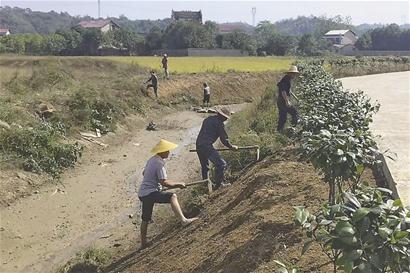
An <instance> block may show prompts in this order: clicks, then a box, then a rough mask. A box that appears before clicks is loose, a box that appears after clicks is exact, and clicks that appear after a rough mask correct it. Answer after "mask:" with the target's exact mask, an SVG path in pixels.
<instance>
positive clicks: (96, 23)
mask: <svg viewBox="0 0 410 273" xmlns="http://www.w3.org/2000/svg"><path fill="white" fill-rule="evenodd" d="M78 25H79V26H80V27H82V28H97V29H100V30H101V32H103V33H105V32H108V31H110V30H115V29H120V26H119V25H117V24H116V23H115V22H113V21H112V20H109V19H107V20H89V21H81V22H80V23H79V24H78Z"/></svg>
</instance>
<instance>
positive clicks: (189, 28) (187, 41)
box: [164, 21, 215, 49]
mask: <svg viewBox="0 0 410 273" xmlns="http://www.w3.org/2000/svg"><path fill="white" fill-rule="evenodd" d="M213 31H214V29H213V28H211V27H210V26H204V25H201V24H199V23H197V22H188V21H176V22H173V23H172V24H171V25H169V26H168V27H167V29H166V30H165V33H164V41H165V44H166V46H167V48H170V49H181V48H189V47H193V48H213V47H214V46H215V44H214V36H215V33H214V32H213Z"/></svg>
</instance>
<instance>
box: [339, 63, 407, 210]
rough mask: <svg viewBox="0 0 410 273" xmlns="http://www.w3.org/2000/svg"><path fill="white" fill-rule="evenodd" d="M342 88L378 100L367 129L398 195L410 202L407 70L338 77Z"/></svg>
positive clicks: (404, 201) (404, 200)
mask: <svg viewBox="0 0 410 273" xmlns="http://www.w3.org/2000/svg"><path fill="white" fill-rule="evenodd" d="M341 81H342V83H343V86H344V88H346V89H350V90H352V91H356V90H358V89H359V90H362V91H364V92H365V93H366V94H367V95H368V96H369V97H371V98H372V100H374V101H376V100H377V101H379V102H380V105H381V106H380V111H379V112H378V113H377V114H376V115H375V117H374V121H373V124H372V125H371V130H372V132H373V133H374V134H375V135H380V138H377V139H376V141H377V144H378V146H379V149H380V150H381V151H385V150H389V152H388V153H387V154H388V155H390V156H393V157H394V158H395V160H391V159H389V158H387V157H386V162H387V166H388V168H389V170H390V173H391V175H392V178H393V180H394V182H395V183H396V187H397V191H398V194H399V197H400V198H401V199H402V201H403V203H404V204H405V205H407V206H410V71H406V72H398V73H386V74H376V75H369V76H361V77H351V78H343V79H341Z"/></svg>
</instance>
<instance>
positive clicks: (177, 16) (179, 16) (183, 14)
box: [171, 10, 202, 24]
mask: <svg viewBox="0 0 410 273" xmlns="http://www.w3.org/2000/svg"><path fill="white" fill-rule="evenodd" d="M171 19H172V20H175V21H194V22H198V23H200V24H202V11H174V10H172V14H171Z"/></svg>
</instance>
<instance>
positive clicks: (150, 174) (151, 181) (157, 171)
mask: <svg viewBox="0 0 410 273" xmlns="http://www.w3.org/2000/svg"><path fill="white" fill-rule="evenodd" d="M142 174H143V176H144V177H143V179H142V183H141V186H140V189H139V192H138V196H139V197H144V196H147V195H149V194H150V193H153V192H156V191H160V190H161V188H162V186H161V184H160V183H159V181H160V180H162V179H167V171H166V170H165V161H164V159H162V158H161V157H160V156H159V155H154V156H153V157H151V158H150V159H149V160H148V162H147V165H146V166H145V168H144V171H143V172H142Z"/></svg>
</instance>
